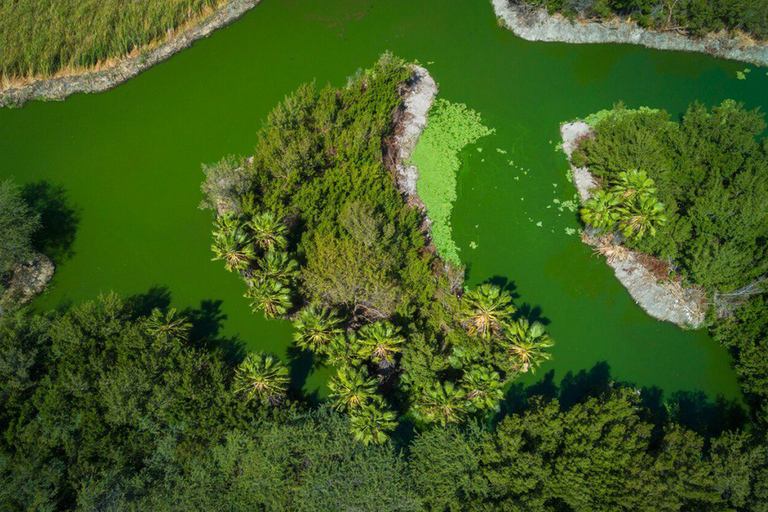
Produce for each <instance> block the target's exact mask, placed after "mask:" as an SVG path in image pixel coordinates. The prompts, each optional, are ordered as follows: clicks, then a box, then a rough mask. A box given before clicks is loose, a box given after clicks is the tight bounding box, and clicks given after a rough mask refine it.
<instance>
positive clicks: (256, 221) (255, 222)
mask: <svg viewBox="0 0 768 512" xmlns="http://www.w3.org/2000/svg"><path fill="white" fill-rule="evenodd" d="M248 225H249V226H250V228H251V231H253V239H254V240H255V241H256V244H257V245H259V246H260V247H261V248H263V249H264V250H270V249H274V248H278V249H282V248H284V247H285V246H286V243H287V240H286V238H285V237H286V235H287V233H288V229H287V228H286V227H285V224H283V223H282V222H280V220H279V219H278V218H277V217H275V214H274V213H272V212H264V213H257V214H255V215H254V216H253V217H251V220H250V222H248Z"/></svg>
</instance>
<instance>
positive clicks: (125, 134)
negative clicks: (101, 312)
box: [0, 0, 768, 397]
mask: <svg viewBox="0 0 768 512" xmlns="http://www.w3.org/2000/svg"><path fill="white" fill-rule="evenodd" d="M446 6H448V9H446ZM385 50H392V51H393V52H394V53H396V54H398V55H400V56H402V57H404V58H407V59H418V60H419V61H420V62H421V63H422V64H425V65H426V66H427V67H428V68H429V69H430V71H431V72H432V74H433V75H434V76H435V78H436V79H437V81H438V82H439V84H440V86H441V96H442V97H444V98H447V99H450V100H452V101H458V102H463V103H466V104H467V105H469V106H470V107H471V108H473V109H475V110H477V111H479V112H480V113H481V114H482V115H483V116H484V120H485V123H486V124H488V125H489V126H492V127H494V128H495V129H496V134H495V135H493V136H491V137H488V138H485V139H483V140H482V141H481V142H480V143H479V147H481V148H482V149H483V150H482V151H478V150H477V148H471V149H469V150H468V151H467V152H466V153H465V154H464V155H463V159H464V164H463V167H462V170H461V172H460V176H459V194H458V195H459V199H458V203H457V205H456V209H455V211H454V217H453V224H454V229H455V233H454V234H455V237H456V241H457V243H458V245H459V247H460V248H461V250H462V252H461V255H462V258H463V259H464V260H465V261H466V262H467V264H468V265H469V269H470V272H469V277H470V281H471V283H472V284H475V283H479V282H482V281H484V280H487V279H489V278H499V279H506V280H508V281H510V282H513V283H514V286H515V289H516V293H517V294H518V295H519V297H520V298H519V299H518V303H519V304H526V305H528V307H530V308H531V309H533V310H534V312H535V313H536V314H539V315H540V316H541V317H542V318H543V319H545V320H546V321H547V322H548V323H549V325H548V328H549V330H550V331H551V333H552V335H553V337H554V338H555V339H556V340H557V343H558V345H557V347H556V348H555V350H554V355H555V361H554V362H553V363H550V364H549V366H548V367H546V368H544V369H543V371H542V372H540V373H539V374H538V375H537V376H535V377H528V378H526V381H527V382H529V383H530V382H533V380H534V379H538V378H542V377H544V378H545V379H548V378H553V379H554V380H555V381H556V382H559V381H560V380H561V379H562V378H563V377H564V376H566V374H567V373H568V372H579V371H581V370H590V369H592V368H594V367H595V365H597V364H598V363H601V362H604V363H606V364H607V365H608V367H609V369H610V373H611V375H612V377H613V378H615V379H617V380H621V381H628V382H633V383H636V384H638V385H641V386H658V387H659V388H661V389H663V390H664V391H665V393H668V394H669V393H673V392H675V391H680V390H686V391H701V392H704V393H706V394H707V395H709V396H715V395H718V394H722V395H724V396H726V397H736V396H738V387H737V384H736V380H735V376H734V373H733V371H732V370H731V369H730V368H729V360H728V357H727V354H726V352H725V351H724V350H723V349H721V348H720V347H718V346H716V345H715V343H714V342H713V341H712V340H711V339H710V338H709V337H708V336H707V334H706V333H704V332H683V331H681V330H679V329H677V328H675V327H674V326H672V325H667V324H661V323H658V322H656V321H654V320H653V319H651V318H649V317H647V316H645V314H644V313H643V312H642V311H641V310H640V309H639V308H638V307H637V306H635V305H634V303H633V302H632V300H631V299H630V297H629V295H628V294H627V293H626V291H625V290H624V289H623V288H622V287H621V286H620V285H619V283H618V282H617V281H616V280H615V279H614V278H613V276H612V274H611V271H610V269H609V268H608V267H607V266H606V265H605V264H604V263H603V262H602V261H599V260H598V259H596V258H593V257H591V250H590V249H589V248H588V247H586V246H584V245H583V244H581V243H580V242H579V240H578V238H577V236H575V235H572V234H567V233H566V229H567V228H570V229H575V228H578V223H577V221H576V216H575V213H572V212H570V211H569V210H568V209H567V208H563V209H562V211H560V209H559V206H560V205H562V202H564V201H567V200H569V199H572V197H573V194H574V192H575V190H574V188H573V186H572V185H571V184H570V183H568V181H567V180H566V178H565V170H566V168H567V165H566V161H565V158H564V156H563V155H562V154H561V153H559V152H557V151H556V149H555V145H556V143H557V139H558V125H559V123H560V122H561V121H565V120H570V119H572V118H574V117H578V116H583V115H586V114H588V113H591V112H593V111H595V110H599V109H602V108H608V107H610V106H611V105H612V104H613V103H614V102H617V101H624V102H626V103H627V104H628V105H629V106H632V107H636V106H639V105H651V106H656V107H662V108H667V109H669V110H670V111H671V112H674V113H680V112H682V111H683V110H684V109H685V107H686V106H687V104H688V103H689V102H691V101H693V100H695V99H699V100H701V101H703V102H705V103H708V104H712V103H719V102H720V101H722V100H723V99H725V98H735V99H737V100H739V101H743V102H744V103H745V104H746V105H747V106H748V107H750V108H754V107H757V106H760V105H765V104H766V103H768V94H766V93H768V77H767V76H766V70H765V69H754V71H753V72H752V73H750V74H749V75H748V79H747V80H743V81H739V80H737V79H736V71H737V70H740V69H744V68H745V67H752V68H754V66H746V65H744V64H739V63H733V62H725V61H718V60H715V59H712V58H709V57H707V56H703V55H695V54H681V53H664V52H658V51H651V50H646V49H643V48H640V47H633V46H619V45H608V46H572V45H564V44H544V43H530V42H526V41H523V40H520V39H517V38H515V37H514V36H513V34H512V33H511V32H509V31H507V30H505V29H502V28H500V27H499V26H498V25H497V23H496V20H495V19H494V15H493V11H492V8H491V6H490V4H489V3H488V2H487V1H485V0H462V1H458V0H457V1H453V2H450V3H446V2H441V1H438V0H419V1H415V0H407V1H406V0H386V1H384V0H381V1H371V0H365V1H363V0H344V1H339V2H324V1H322V0H280V1H277V0H265V1H264V2H263V4H262V5H260V6H258V7H256V8H255V9H254V10H253V11H251V12H250V13H248V14H247V15H246V16H245V17H244V18H243V19H242V20H240V21H239V22H237V23H235V24H234V25H232V26H230V27H228V28H226V29H224V30H222V31H219V32H217V33H215V34H214V35H213V36H212V37H210V38H209V39H207V40H204V41H200V42H198V43H196V44H195V46H194V47H193V48H192V49H190V50H186V51H184V52H182V53H181V54H179V55H177V56H175V57H174V58H172V59H171V60H170V61H168V62H166V63H163V64H161V65H159V66H157V67H155V68H154V69H152V70H150V71H148V72H146V73H144V74H143V75H141V76H139V77H137V78H135V79H133V80H131V81H130V82H128V83H127V84H125V85H123V86H120V87H118V88H117V89H114V90H112V91H109V92H107V93H104V94H100V95H94V96H85V95H78V96H74V97H71V98H70V99H68V100H67V101H65V102H63V103H42V102H32V103H30V104H28V105H27V106H26V107H25V108H24V109H21V110H3V111H0V176H2V177H3V178H5V177H8V176H13V177H14V178H15V179H16V180H17V181H18V182H20V183H28V182H34V181H39V180H49V181H50V182H52V183H53V184H57V185H62V186H63V187H64V188H65V189H66V190H67V191H68V193H69V198H70V201H71V203H73V204H74V205H76V206H77V207H78V208H79V209H80V218H81V220H80V223H79V226H78V230H77V236H76V240H75V243H74V245H73V246H72V249H73V251H74V256H73V257H72V258H71V259H69V260H68V261H66V262H64V263H63V264H61V265H60V267H59V268H58V269H57V273H56V277H55V280H54V283H53V287H52V289H51V290H50V291H49V292H48V293H47V295H46V296H45V297H43V298H42V299H40V300H38V301H37V306H38V307H40V308H49V307H56V306H59V305H65V304H67V303H69V302H78V301H82V300H85V299H89V298H93V297H94V296H96V295H97V294H98V293H100V292H106V291H109V290H115V291H117V292H119V293H121V294H123V295H129V294H136V293H141V292H146V291H147V290H148V289H150V288H151V287H153V286H160V287H167V290H168V292H169V293H170V294H171V296H172V301H173V304H174V305H175V306H177V307H179V308H185V307H193V308H197V309H198V310H199V311H198V313H199V314H201V315H203V316H204V317H205V318H208V319H209V320H210V322H209V323H210V325H213V326H220V327H221V329H220V331H219V332H218V334H219V335H221V336H225V337H232V338H236V339H237V340H239V341H240V342H242V343H244V344H245V345H246V346H247V347H249V348H260V349H267V350H271V351H274V352H277V353H279V354H281V355H285V354H286V349H287V347H288V345H289V343H290V338H291V327H290V325H289V324H288V323H287V322H277V321H273V322H267V321H265V320H264V319H263V318H262V317H261V316H260V315H251V313H250V309H249V307H248V302H247V300H246V299H244V298H243V297H242V293H243V291H244V289H243V286H242V284H241V283H240V282H239V281H238V279H237V278H236V277H235V276H233V275H228V274H227V273H226V272H225V271H224V270H223V268H222V265H221V264H220V262H211V261H210V257H211V253H210V250H209V245H210V239H209V227H210V219H211V214H210V213H209V212H203V211H200V210H198V209H197V204H198V203H199V201H200V199H201V194H200V192H199V183H200V181H201V180H202V178H203V175H202V173H201V171H200V162H212V161H215V160H218V159H219V158H220V157H222V156H224V155H226V154H228V153H237V154H248V153H249V152H250V150H251V148H252V147H253V145H254V143H255V134H256V130H257V129H258V127H259V126H260V125H261V123H262V120H263V119H265V117H266V115H267V113H268V112H269V110H270V109H271V108H272V107H273V106H274V105H275V104H276V103H277V102H278V101H279V100H281V99H282V98H283V96H284V95H285V94H286V93H288V92H289V91H291V90H293V89H294V88H295V87H296V86H298V85H299V84H300V83H302V82H305V81H308V80H312V79H315V80H316V81H317V83H318V84H320V85H322V84H324V83H326V82H328V81H330V82H331V83H333V84H336V85H341V84H343V83H344V82H345V80H346V77H347V76H348V75H351V74H352V73H353V72H354V71H355V70H356V69H357V68H359V67H365V66H369V65H370V64H371V63H373V62H374V61H375V59H376V58H377V56H378V55H379V54H380V53H382V52H383V51H385ZM497 149H498V150H500V151H498V150H497ZM504 152H506V153H504ZM510 161H512V162H513V163H512V164H510ZM555 200H557V201H560V203H559V204H558V203H557V202H556V201H555ZM539 223H540V224H541V225H539ZM470 244H472V245H476V248H474V249H472V248H471V247H470ZM598 368H600V369H604V368H605V366H604V365H602V366H599V367H598ZM548 372H550V373H549V374H548ZM325 373H326V372H323V371H320V372H315V373H314V374H312V375H310V376H309V379H308V380H307V388H308V389H310V390H313V389H316V388H318V387H321V385H322V382H323V379H324V375H325ZM303 377H304V376H303V375H302V374H301V372H298V373H297V374H296V375H295V378H296V380H297V382H300V381H302V380H303Z"/></svg>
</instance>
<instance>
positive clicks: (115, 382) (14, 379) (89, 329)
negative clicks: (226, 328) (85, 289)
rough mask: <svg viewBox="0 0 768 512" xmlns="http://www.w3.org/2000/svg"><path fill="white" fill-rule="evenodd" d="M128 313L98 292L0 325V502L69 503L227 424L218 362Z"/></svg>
mask: <svg viewBox="0 0 768 512" xmlns="http://www.w3.org/2000/svg"><path fill="white" fill-rule="evenodd" d="M133 315H134V312H133V311H132V310H131V308H130V306H128V305H126V304H125V303H123V302H122V301H120V300H119V299H117V298H116V297H114V296H107V297H103V298H102V299H100V300H99V301H97V302H95V303H86V304H84V305H82V306H79V307H76V308H74V309H72V310H71V311H70V312H68V313H66V314H64V315H62V316H59V317H54V318H46V317H29V316H25V315H24V314H23V313H17V314H13V315H9V316H8V317H4V318H2V319H0V322H2V323H1V324H0V337H1V339H0V343H2V347H0V354H2V359H1V360H0V372H2V377H1V378H0V382H1V383H2V390H1V391H0V428H1V429H2V431H3V437H2V439H3V441H2V453H3V463H2V469H1V471H2V476H0V479H2V481H3V482H4V485H3V486H2V487H3V491H2V496H1V497H0V500H1V501H2V502H3V503H5V504H6V506H10V507H11V508H14V509H24V508H26V507H30V506H32V504H33V503H38V504H39V506H40V507H42V508H46V507H47V506H49V505H52V506H57V507H58V506H62V507H69V506H71V505H73V504H74V502H75V500H76V499H77V496H78V494H79V493H80V492H82V490H83V489H89V492H96V491H94V486H100V485H104V486H107V487H108V486H109V484H108V482H109V481H111V480H112V479H115V478H118V477H119V475H121V474H124V473H127V474H134V473H137V472H142V471H144V469H145V465H146V464H147V461H148V460H150V459H151V458H152V457H155V456H156V455H157V452H158V451H159V450H161V448H162V449H173V450H180V451H186V452H189V453H194V452H195V451H198V450H200V449H203V448H205V447H206V446H207V444H208V443H209V442H210V441H211V440H213V439H216V437H217V432H221V431H222V429H225V428H227V426H228V425H230V424H232V422H233V421H234V420H235V418H236V417H237V407H235V405H234V404H233V398H232V396H231V393H230V391H229V389H228V383H229V381H230V380H231V371H230V370H228V369H227V368H226V365H225V364H224V363H223V361H222V360H221V358H220V357H219V356H216V355H214V354H211V353H209V352H207V351H205V350H202V349H198V348H195V347H194V346H192V345H191V344H190V343H189V342H188V341H186V332H185V331H184V329H183V327H182V331H181V335H180V336H177V335H176V333H178V332H179V331H177V330H171V331H168V332H157V331H156V330H153V324H152V323H151V322H150V321H149V320H148V319H146V318H140V319H138V320H133V319H132V318H133ZM150 332H154V333H155V334H150ZM126 485H127V482H126ZM104 492H106V490H105V491H104ZM103 498H104V497H102V499H103Z"/></svg>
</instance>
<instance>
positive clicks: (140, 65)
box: [0, 0, 261, 107]
mask: <svg viewBox="0 0 768 512" xmlns="http://www.w3.org/2000/svg"><path fill="white" fill-rule="evenodd" d="M260 2H261V0H231V1H230V2H227V3H226V4H225V5H223V6H221V7H220V8H219V9H217V10H216V11H215V12H214V13H213V14H211V15H210V16H208V17H207V18H205V19H203V20H202V21H201V22H199V23H197V24H195V25H193V26H192V27H190V28H188V29H186V30H183V31H181V32H180V33H179V34H177V35H175V36H174V37H172V38H171V39H169V40H168V41H166V42H164V43H162V44H160V45H158V46H157V47H154V48H150V49H148V50H146V51H144V52H142V53H141V54H139V55H137V56H135V57H128V58H125V59H122V60H120V61H119V62H118V63H117V64H116V65H115V66H113V67H110V68H109V69H105V70H102V71H93V72H86V73H84V74H81V75H72V76H62V77H55V78H43V79H39V80H35V81H34V82H31V83H29V84H27V85H23V86H21V87H13V88H8V89H5V90H2V91H0V107H22V106H24V104H25V103H26V102H27V101H30V100H36V99H43V100H63V99H65V98H66V97H67V96H70V95H72V94H75V93H81V92H85V93H94V92H103V91H106V90H108V89H111V88H112V87H115V86H117V85H120V84H122V83H124V82H126V81H128V80H129V79H131V78H133V77H135V76H136V75H138V74H140V73H142V72H143V71H146V70H147V69H149V68H151V67H152V66H154V65H155V64H158V63H160V62H163V61H165V60H167V59H169V58H171V57H172V56H173V55H175V54H176V53H178V52H180V51H181V50H183V49H185V48H189V47H190V46H192V43H194V42H195V41H197V40H198V39H202V38H203V37H207V36H208V35H210V34H211V32H213V31H214V30H216V29H219V28H222V27H224V26H226V25H229V24H230V23H232V22H233V21H235V20H237V19H238V18H240V17H241V16H242V15H243V14H245V13H246V12H247V11H249V10H250V9H252V8H253V7H255V6H256V5H258V4H259V3H260Z"/></svg>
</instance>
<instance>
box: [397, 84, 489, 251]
mask: <svg viewBox="0 0 768 512" xmlns="http://www.w3.org/2000/svg"><path fill="white" fill-rule="evenodd" d="M491 133H493V130H490V129H488V128H486V127H485V126H483V124H482V122H481V119H480V114H478V113H477V112H475V111H473V110H471V109H469V108H467V106H466V105H463V104H461V103H451V102H449V101H446V100H443V99H437V100H435V103H434V104H433V105H432V108H431V109H430V111H429V123H428V124H427V127H426V129H425V130H424V133H423V134H422V135H421V137H420V138H419V144H418V145H417V146H416V150H415V151H414V152H413V156H412V157H411V161H412V162H413V163H415V164H416V165H418V167H419V181H418V192H419V197H421V200H422V201H424V204H425V205H426V206H427V214H428V215H429V218H430V219H431V220H432V222H433V224H432V226H431V228H430V229H431V231H432V239H433V241H434V242H435V246H436V247H437V252H438V254H440V256H441V257H442V258H443V259H445V260H447V261H450V262H451V263H453V264H455V265H459V264H460V262H461V260H460V259H459V249H458V248H457V247H456V243H455V242H454V240H453V236H452V234H451V212H452V211H453V203H455V202H456V173H457V172H458V171H459V167H460V166H461V162H460V161H459V153H460V152H461V150H463V149H464V148H465V147H467V146H468V145H470V144H474V143H475V142H476V141H477V140H478V139H479V138H480V137H484V136H486V135H490V134H491Z"/></svg>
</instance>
